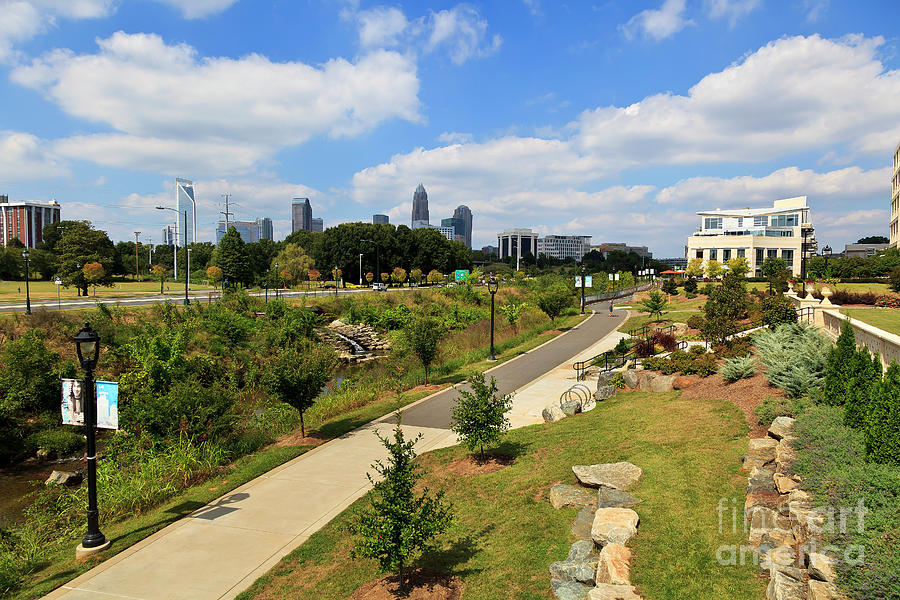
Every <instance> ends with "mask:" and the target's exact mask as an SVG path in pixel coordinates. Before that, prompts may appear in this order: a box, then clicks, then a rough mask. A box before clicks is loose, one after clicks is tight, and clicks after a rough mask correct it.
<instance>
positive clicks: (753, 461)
mask: <svg viewBox="0 0 900 600" xmlns="http://www.w3.org/2000/svg"><path fill="white" fill-rule="evenodd" d="M778 443H779V442H778V440H775V439H772V438H770V437H764V438H755V439H752V440H750V448H749V449H748V450H747V454H745V455H744V468H745V469H747V470H748V471H752V470H753V467H764V466H766V465H767V464H769V463H771V462H772V461H774V460H775V456H776V449H777V448H778Z"/></svg>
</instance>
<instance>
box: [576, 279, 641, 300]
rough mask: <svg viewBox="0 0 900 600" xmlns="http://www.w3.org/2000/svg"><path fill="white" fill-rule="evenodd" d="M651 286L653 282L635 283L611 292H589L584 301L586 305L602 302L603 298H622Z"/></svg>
mask: <svg viewBox="0 0 900 600" xmlns="http://www.w3.org/2000/svg"><path fill="white" fill-rule="evenodd" d="M653 286H654V284H653V283H645V284H643V285H636V286H634V287H630V288H625V289H623V290H613V291H611V292H604V293H602V294H591V295H590V296H585V297H584V303H585V304H586V305H587V304H592V303H594V302H603V301H604V300H614V299H616V298H622V297H624V296H631V295H632V294H634V293H637V292H642V291H644V290H649V289H650V288H652V287H653Z"/></svg>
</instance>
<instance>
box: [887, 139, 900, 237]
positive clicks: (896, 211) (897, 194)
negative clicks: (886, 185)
mask: <svg viewBox="0 0 900 600" xmlns="http://www.w3.org/2000/svg"><path fill="white" fill-rule="evenodd" d="M890 231H891V236H890V238H889V239H890V242H891V246H892V247H894V248H900V144H897V147H896V148H894V168H893V169H891V227H890Z"/></svg>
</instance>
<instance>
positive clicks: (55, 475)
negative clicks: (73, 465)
mask: <svg viewBox="0 0 900 600" xmlns="http://www.w3.org/2000/svg"><path fill="white" fill-rule="evenodd" d="M82 479H83V476H82V475H81V473H76V472H74V471H53V472H52V473H50V477H48V478H47V481H45V482H44V483H45V484H51V483H57V484H59V485H65V486H75V485H78V484H80V483H81V480H82Z"/></svg>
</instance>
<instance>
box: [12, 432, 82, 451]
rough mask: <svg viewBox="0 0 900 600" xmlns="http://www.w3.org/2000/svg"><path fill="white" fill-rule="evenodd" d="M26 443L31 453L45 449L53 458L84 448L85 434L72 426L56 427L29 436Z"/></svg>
mask: <svg viewBox="0 0 900 600" xmlns="http://www.w3.org/2000/svg"><path fill="white" fill-rule="evenodd" d="M26 445H27V446H28V451H29V454H31V453H33V452H34V451H36V450H43V451H45V452H47V455H48V456H49V457H51V458H61V457H63V456H66V455H67V454H71V453H72V452H75V451H76V450H79V449H81V448H84V436H83V435H81V434H80V433H78V430H76V429H74V428H72V427H55V428H53V429H44V430H43V431H38V432H36V433H33V434H32V435H30V436H28V440H27V441H26Z"/></svg>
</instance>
